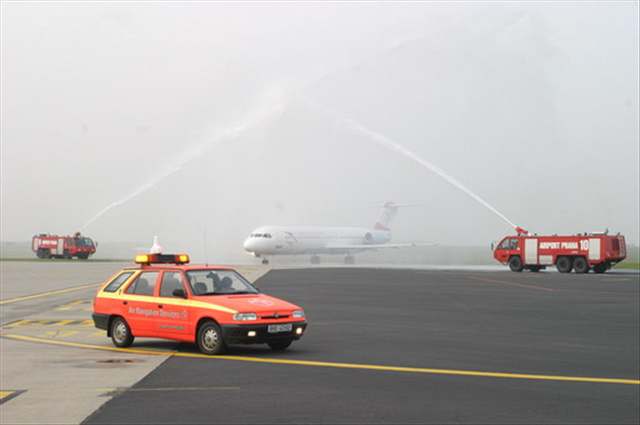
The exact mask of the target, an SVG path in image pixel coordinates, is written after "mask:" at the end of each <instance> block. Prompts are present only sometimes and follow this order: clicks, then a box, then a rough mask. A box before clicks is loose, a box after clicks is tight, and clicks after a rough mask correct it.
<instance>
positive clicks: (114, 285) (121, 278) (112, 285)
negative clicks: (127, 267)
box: [103, 272, 133, 292]
mask: <svg viewBox="0 0 640 425" xmlns="http://www.w3.org/2000/svg"><path fill="white" fill-rule="evenodd" d="M132 274H133V272H125V273H120V274H119V275H118V276H116V277H115V278H114V279H113V280H112V281H111V282H109V284H108V285H107V286H105V287H104V289H103V291H104V292H116V291H117V290H118V289H120V287H121V286H122V284H123V283H125V282H126V281H127V279H129V277H130V276H131V275H132Z"/></svg>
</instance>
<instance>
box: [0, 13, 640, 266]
mask: <svg viewBox="0 0 640 425" xmlns="http://www.w3.org/2000/svg"><path fill="white" fill-rule="evenodd" d="M1 59H2V124H1V125H2V139H1V141H2V146H1V167H2V170H1V171H2V174H1V177H2V181H1V185H0V189H1V195H2V199H1V201H2V205H1V212H2V217H1V218H2V220H1V223H0V224H1V226H0V232H1V235H0V236H1V239H2V240H4V241H23V240H29V239H30V238H31V236H32V235H33V234H35V233H40V232H55V233H64V234H67V233H71V232H74V231H76V230H78V229H80V228H81V227H82V226H83V225H84V224H85V223H86V222H87V221H89V220H90V219H91V217H93V216H95V214H96V213H98V212H99V211H101V210H103V209H104V208H105V207H107V206H108V205H110V204H112V203H114V202H117V201H119V200H123V199H126V202H123V203H122V204H120V205H117V206H115V207H113V208H112V209H110V210H108V211H106V212H105V213H104V215H102V216H101V217H100V218H98V219H97V220H95V221H94V222H92V223H91V224H90V225H89V226H87V228H86V229H85V233H86V234H88V235H89V236H92V237H94V238H96V239H97V240H99V241H104V242H108V241H149V242H150V241H151V239H152V237H153V235H159V236H160V238H161V241H163V244H164V245H165V246H171V247H175V249H176V250H178V249H180V250H186V251H194V250H196V248H195V247H196V246H197V249H198V250H199V249H201V247H202V245H203V239H204V237H205V236H204V235H205V234H206V238H207V243H208V250H209V254H210V255H211V254H212V255H215V256H218V257H220V258H235V257H234V256H236V255H242V248H241V245H242V240H243V239H244V237H246V235H248V234H249V233H250V232H251V230H252V229H254V228H255V227H258V226H260V225H263V224H291V225H293V224H318V225H362V226H370V225H373V223H374V222H375V221H376V218H377V216H378V210H377V208H376V205H378V204H381V203H382V202H384V201H387V200H393V201H396V202H417V203H422V204H424V205H423V206H422V207H413V208H407V209H402V210H401V211H400V213H399V214H398V217H397V218H396V220H395V222H394V223H393V226H392V230H393V239H394V240H395V241H412V240H418V241H419V240H423V241H424V240H428V241H437V242H439V243H441V244H445V245H446V244H452V245H453V244H458V245H486V244H488V243H489V242H490V241H492V240H495V239H499V238H501V237H502V236H503V235H505V234H507V233H509V232H510V231H511V229H509V226H508V225H506V224H505V222H504V221H502V220H501V219H500V218H498V217H497V216H496V215H494V214H493V213H491V212H490V211H488V210H487V209H486V208H484V207H483V206H481V205H479V204H478V203H476V202H475V201H474V200H473V199H471V198H470V197H468V196H467V195H465V194H464V193H462V192H461V191H459V190H457V189H455V188H453V187H452V186H451V185H449V184H448V183H447V182H445V181H444V180H443V179H441V178H440V177H438V176H436V175H434V174H433V173H432V172H430V171H429V170H427V169H425V168H423V167H421V166H420V165H419V164H417V163H415V162H411V161H410V160H408V159H407V158H406V157H402V156H399V155H397V154H394V153H393V152H391V151H389V150H385V149H384V147H381V146H380V145H377V144H375V143H374V142H372V141H371V140H370V139H368V138H367V137H364V136H363V135H362V134H357V133H355V132H353V130H352V129H349V128H348V126H345V125H344V122H345V120H354V121H356V122H358V123H359V124H361V125H363V126H365V127H366V128H368V129H370V130H371V131H375V132H377V133H380V134H383V135H384V136H385V137H388V138H390V139H393V140H394V141H396V142H398V143H400V144H402V145H403V146H404V147H406V148H407V149H409V150H411V151H413V152H415V153H416V154H417V155H419V156H420V157H422V158H424V159H426V160H427V161H430V162H432V163H434V164H436V165H437V166H438V167H440V168H442V169H443V170H445V171H446V172H447V173H449V174H450V175H452V176H453V177H455V178H456V179H457V180H459V181H460V182H462V183H463V184H464V185H466V186H467V187H469V188H470V189H471V190H473V191H474V192H475V193H477V194H478V195H479V196H481V197H482V198H484V199H485V200H486V201H488V202H489V203H491V204H492V205H493V206H495V207H496V208H497V209H498V210H500V211H501V212H502V213H504V214H505V215H506V216H507V217H508V218H509V219H510V220H512V221H514V222H515V223H517V224H519V225H521V226H523V227H525V228H527V229H529V230H531V231H535V232H538V233H544V232H554V233H556V232H558V233H573V232H584V231H596V230H603V229H604V228H606V227H608V228H609V229H610V230H611V231H614V232H618V231H620V232H622V233H624V234H625V235H626V236H627V239H628V241H629V242H632V243H635V244H637V243H638V242H639V239H640V237H639V235H638V234H639V232H640V229H639V224H638V222H639V220H640V218H639V207H638V205H639V203H640V196H639V193H640V186H639V180H640V177H639V133H638V125H639V123H638V5H637V2H620V3H611V2H603V3H601V4H598V3H589V4H574V3H563V4H551V3H544V4H543V3H538V4H535V3H520V4H515V3H511V4H501V3H491V4H478V3H475V2H474V3H468V4H467V3H449V4H447V3H443V4H441V3H424V4H416V3H411V4H409V3H406V4H399V3H378V4H373V3H366V4H357V3H343V4H336V3H331V4H321V3H305V4H302V3H299V4H289V3H238V4H224V3H181V4H168V3H140V4H136V3H117V4H99V3H86V4H75V3H54V2H48V3H36V4H28V3H6V2H5V3H3V4H2V57H1ZM134 194H135V196H133V195H134ZM127 198H130V199H127Z"/></svg>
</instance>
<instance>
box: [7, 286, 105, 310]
mask: <svg viewBox="0 0 640 425" xmlns="http://www.w3.org/2000/svg"><path fill="white" fill-rule="evenodd" d="M100 285H102V283H90V284H88V285H81V286H74V287H71V288H65V289H57V290H55V291H47V292H40V293H38V294H33V295H25V296H23V297H16V298H9V299H6V300H0V305H5V304H13V303H17V302H20V301H28V300H33V299H36V298H44V297H51V296H53V295H60V294H66V293H68V292H75V291H82V290H83V289H89V288H97V287H98V286H100Z"/></svg>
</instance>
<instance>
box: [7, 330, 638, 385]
mask: <svg viewBox="0 0 640 425" xmlns="http://www.w3.org/2000/svg"><path fill="white" fill-rule="evenodd" d="M2 337H3V338H7V339H12V340H17V341H26V342H35V343H43V344H51V345H61V346H66V347H74V348H85V349H93V350H102V351H112V352H119V353H128V354H142V355H155V356H174V357H187V358H197V359H208V360H234V361H243V362H253V363H266V364H280V365H295V366H314V367H327V368H338V369H360V370H375V371H380V372H404V373H415V374H431V375H449V376H472V377H483V378H506V379H521V380H538V381H556V382H557V381H563V382H582V383H592V384H620V385H640V379H628V378H597V377H589V376H562V375H537V374H527V373H510V372H483V371H475V370H458V369H432V368H421V367H405V366H385V365H373V364H358V363H339V362H325V361H314V360H293V359H276V358H268V357H264V358H262V357H247V356H226V355H223V356H208V355H206V354H199V353H181V352H177V351H167V350H148V349H140V348H117V347H110V346H103V345H93V344H84V343H76V342H68V341H56V340H51V339H45V338H35V337H30V336H25V335H15V334H4V335H2Z"/></svg>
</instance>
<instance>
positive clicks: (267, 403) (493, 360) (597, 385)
mask: <svg viewBox="0 0 640 425" xmlns="http://www.w3.org/2000/svg"><path fill="white" fill-rule="evenodd" d="M60 264H62V263H60ZM3 267H13V266H7V264H4V265H3ZM18 267H19V266H18ZM93 267H95V268H93ZM103 267H106V268H107V269H111V272H114V271H116V270H118V269H119V267H120V265H117V264H108V263H107V264H105V263H100V264H98V263H94V264H93V265H92V264H88V263H85V264H83V265H82V266H81V268H78V267H76V265H75V264H74V263H67V265H66V266H64V267H61V268H60V270H59V271H58V273H59V276H58V277H59V281H61V282H66V286H65V285H58V284H55V282H57V281H58V280H57V279H53V280H52V282H53V283H51V288H44V287H42V286H40V287H38V289H39V291H33V289H32V290H31V292H29V291H28V290H26V289H24V290H23V291H22V292H19V291H18V290H17V289H15V288H14V289H12V292H11V294H12V295H13V298H6V297H5V292H4V288H5V287H6V286H8V285H14V286H15V285H17V286H20V284H19V282H18V283H16V282H15V280H17V281H20V280H21V279H22V277H21V273H19V272H16V273H14V274H11V276H12V282H11V283H9V282H5V280H6V279H5V277H6V276H7V275H8V274H9V273H3V279H2V288H1V289H2V291H1V292H2V299H1V300H0V306H1V307H2V316H1V317H2V328H1V333H2V338H0V344H1V353H0V354H2V365H1V366H2V382H1V386H0V390H2V394H0V395H2V397H0V398H2V400H0V403H1V404H0V422H2V423H51V422H64V423H79V422H81V421H84V422H85V423H89V424H94V423H96V424H97V423H154V422H155V423H212V422H222V423H275V422H278V423H293V422H296V423H299V422H313V423H320V422H322V423H387V422H394V423H398V422H403V423H442V422H464V423H488V422H489V423H562V422H571V423H638V422H639V420H640V401H639V400H640V342H639V333H640V329H639V328H640V311H639V310H640V275H639V274H637V273H612V274H604V275H594V274H588V275H576V274H559V273H553V272H541V273H511V272H508V271H505V270H493V269H491V270H488V269H484V270H481V269H479V270H472V269H459V270H456V269H451V268H447V269H412V270H405V269H384V268H363V267H358V268H345V267H340V268H330V267H317V268H306V269H291V270H270V271H269V270H268V269H267V268H262V267H253V268H248V269H247V270H244V273H245V274H249V275H251V277H252V278H253V279H257V282H256V283H257V285H258V286H259V287H260V289H261V290H262V291H264V292H266V293H268V294H270V295H274V296H277V297H281V298H284V299H286V300H289V301H291V302H293V303H295V304H299V305H301V306H303V307H304V308H305V311H306V313H307V319H308V322H309V328H308V330H307V333H306V334H305V336H304V337H303V338H302V339H301V340H300V341H297V342H294V344H293V345H292V346H291V347H290V349H289V350H288V351H286V352H283V353H276V352H272V351H270V350H269V349H268V347H266V346H236V347H232V348H231V350H230V351H229V352H228V353H227V355H225V356H219V357H208V356H204V355H201V354H199V353H198V352H197V350H196V348H195V347H194V346H192V345H190V344H178V343H174V342H170V341H161V340H153V339H142V340H138V339H136V342H135V343H134V345H133V346H132V347H131V348H130V349H124V350H122V349H116V348H115V347H113V346H112V345H111V342H110V340H108V339H107V338H106V337H105V335H104V332H102V333H101V334H100V333H99V332H97V330H96V329H95V328H93V327H92V325H91V323H90V322H88V321H87V319H89V318H90V310H91V304H90V299H91V297H92V295H93V293H94V291H95V286H94V287H88V288H81V287H82V285H89V284H93V283H92V279H94V277H93V276H96V278H97V276H102V279H106V278H107V277H108V275H110V274H111V273H106V274H105V272H108V271H109V270H105V269H102V268H103ZM67 269H69V271H68V272H65V271H63V270H67ZM14 271H15V270H14ZM65 273H69V275H68V276H67V277H65V276H64V274H65ZM92 273H93V274H92ZM265 273H266V274H265ZM38 276H39V275H38V274H37V273H36V275H30V276H29V278H28V279H25V280H23V283H22V285H27V284H26V283H25V282H33V281H34V277H35V278H37V277H38ZM45 280H46V279H45ZM36 281H39V282H41V281H42V280H40V279H36ZM31 287H32V285H31ZM74 288H78V289H74ZM66 289H71V290H70V291H69V292H62V293H53V294H52V295H42V294H43V293H45V294H46V291H47V290H48V291H49V292H55V291H61V290H62V291H64V290H66ZM36 292H38V293H39V294H41V296H37V297H35V298H26V299H23V300H19V299H20V298H21V297H22V298H24V297H30V296H32V295H38V293H36ZM12 299H13V300H18V301H14V302H11V300H12Z"/></svg>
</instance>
